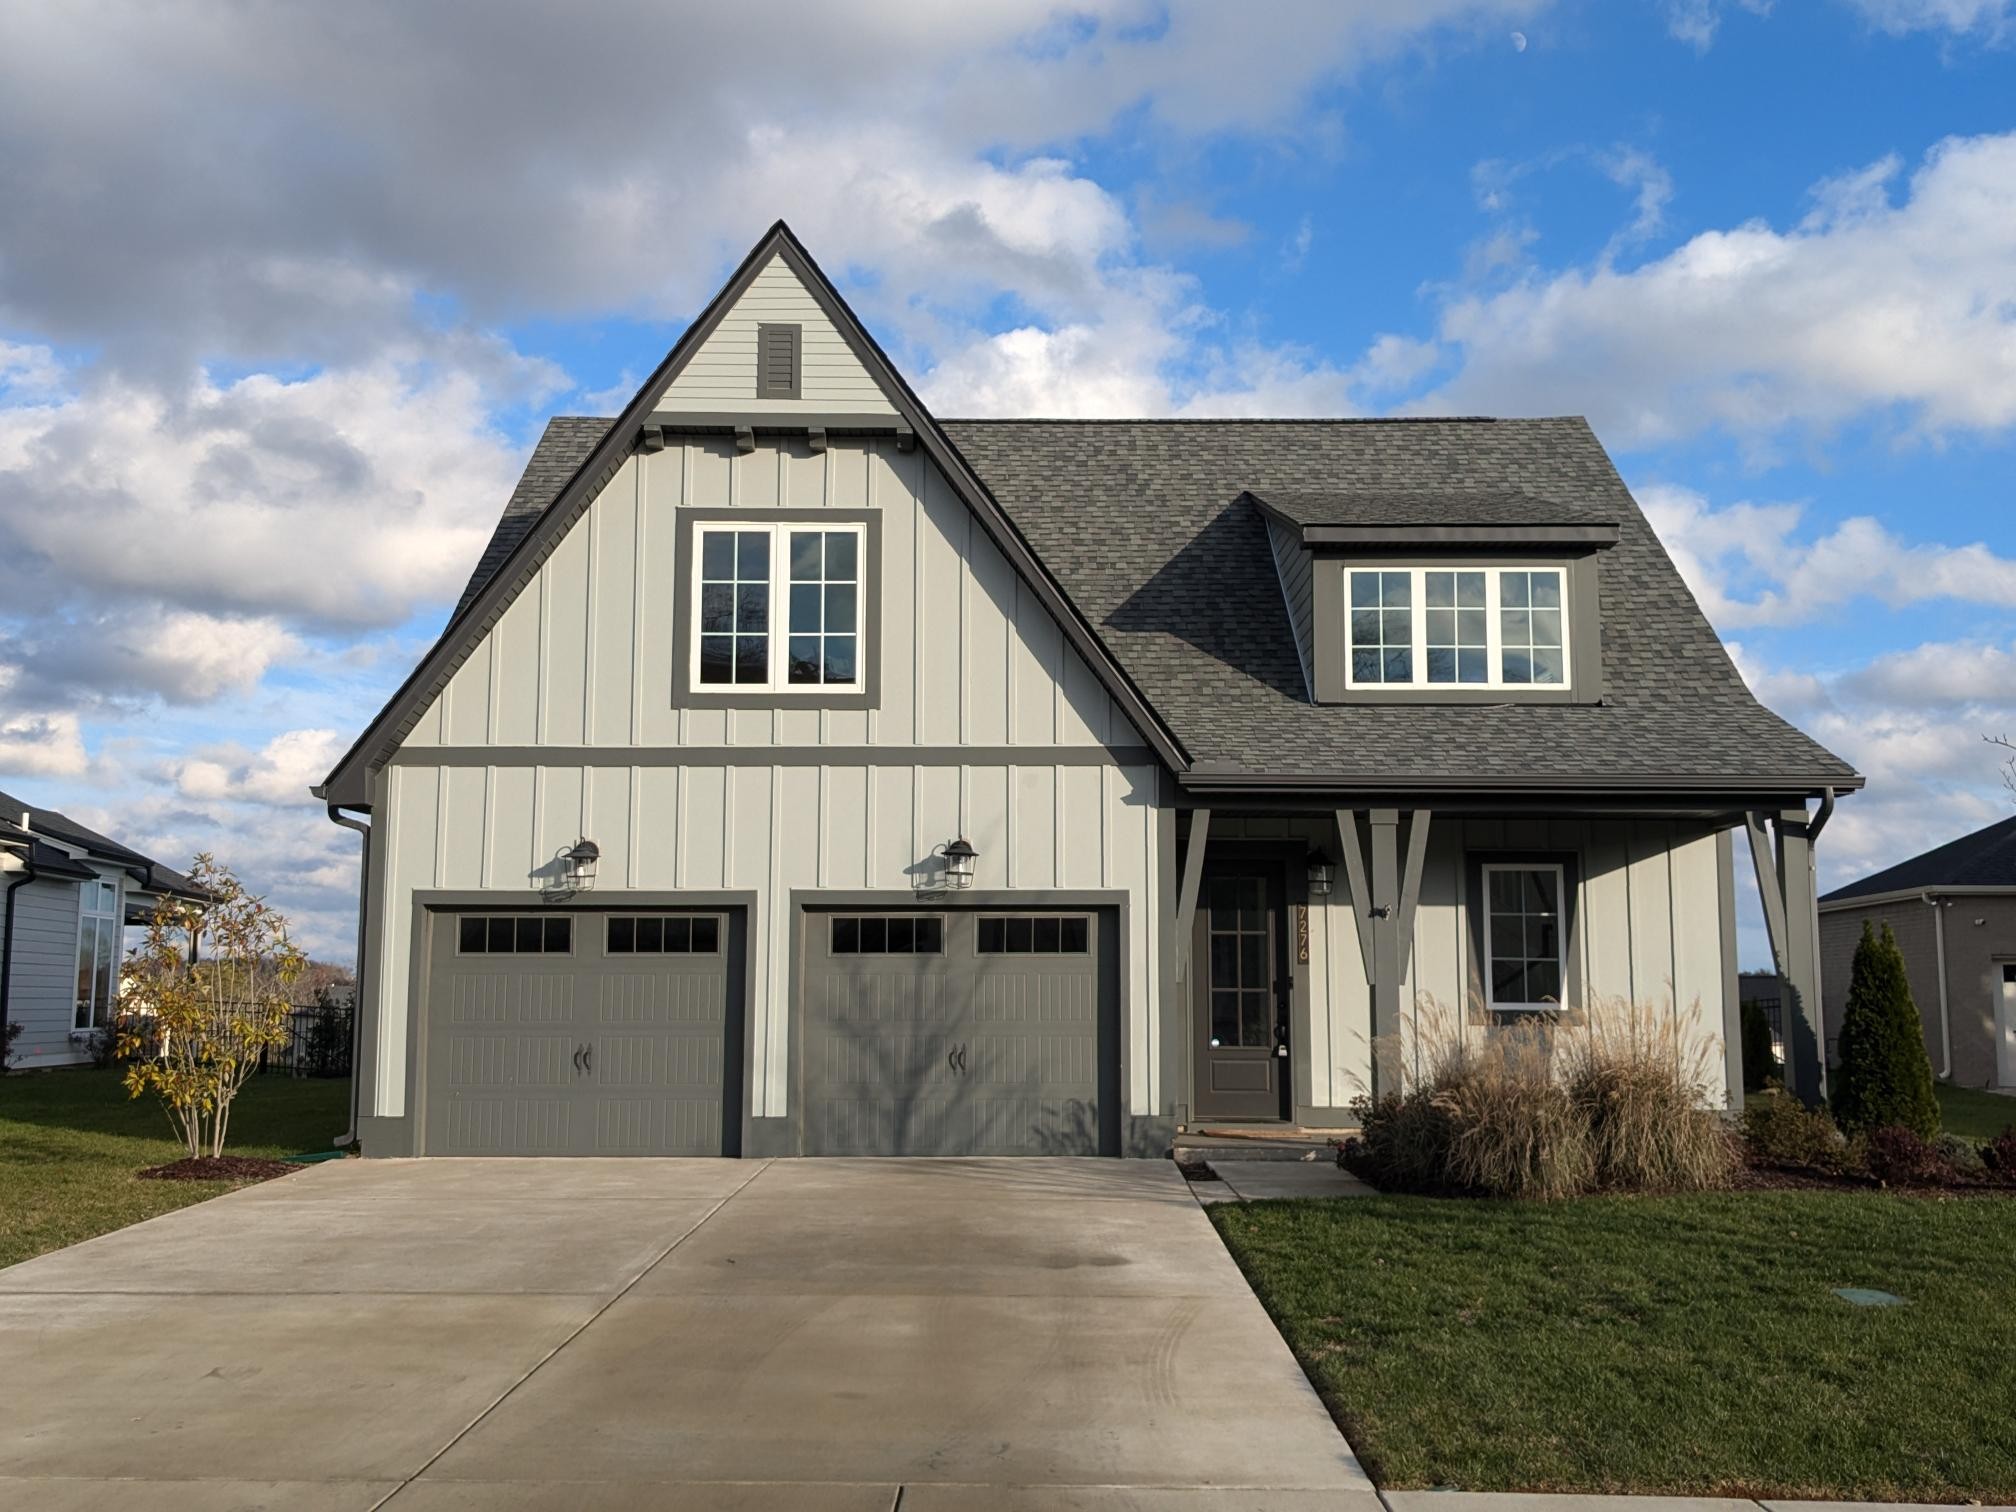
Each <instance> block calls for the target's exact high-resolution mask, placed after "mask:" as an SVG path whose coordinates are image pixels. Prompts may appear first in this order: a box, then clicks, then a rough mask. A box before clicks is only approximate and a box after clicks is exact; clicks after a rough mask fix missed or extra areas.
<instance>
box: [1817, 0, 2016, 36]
mask: <svg viewBox="0 0 2016 1512" xmlns="http://www.w3.org/2000/svg"><path fill="white" fill-rule="evenodd" d="M1849 3H1850V4H1851V5H1853V6H1854V7H1855V9H1856V10H1858V11H1860V12H1861V13H1862V15H1863V16H1864V17H1865V18H1866V19H1867V20H1868V21H1869V23H1870V25H1872V26H1874V27H1876V28H1877V29H1878V30H1880V31H1885V32H1889V33H1890V34H1891V35H1893V36H1902V35H1904V34H1905V33H1907V32H1916V31H1931V32H1950V33H1952V34H1954V35H1956V36H1963V37H1969V36H1978V37H1981V38H1984V39H1985V40H1987V41H1990V42H2000V41H2003V40H2005V39H2006V38H2008V37H2009V36H2010V34H2011V32H2012V30H2016V3H2012V0H1849Z"/></svg>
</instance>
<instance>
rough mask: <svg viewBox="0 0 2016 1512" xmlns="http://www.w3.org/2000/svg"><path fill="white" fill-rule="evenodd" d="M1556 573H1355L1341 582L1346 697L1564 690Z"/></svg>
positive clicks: (1562, 619) (1560, 589)
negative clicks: (1376, 692) (1363, 691)
mask: <svg viewBox="0 0 2016 1512" xmlns="http://www.w3.org/2000/svg"><path fill="white" fill-rule="evenodd" d="M1566 576H1567V575H1566V573H1564V572H1563V571H1562V569H1561V568H1559V567H1353V568H1350V569H1348V570H1347V572H1346V574H1345V578H1346V585H1345V598H1346V614H1345V635H1346V637H1347V643H1346V646H1345V683H1346V686H1348V687H1352V688H1439V687H1450V688H1461V687H1470V688H1521V687H1549V688H1565V687H1567V686H1568V620H1567V614H1566V611H1565V609H1564V607H1563V603H1562V600H1563V596H1564V594H1565V592H1566V588H1567V583H1566Z"/></svg>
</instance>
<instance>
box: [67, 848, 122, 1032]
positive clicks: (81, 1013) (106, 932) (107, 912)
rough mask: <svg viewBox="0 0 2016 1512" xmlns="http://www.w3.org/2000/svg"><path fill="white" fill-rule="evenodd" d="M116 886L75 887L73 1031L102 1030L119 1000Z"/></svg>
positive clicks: (108, 881)
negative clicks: (75, 1000) (75, 982)
mask: <svg viewBox="0 0 2016 1512" xmlns="http://www.w3.org/2000/svg"><path fill="white" fill-rule="evenodd" d="M119 936H120V925H119V883H118V881H117V880H116V879H112V878H106V877H100V878H99V879H98V880H97V881H95V882H79V883H78V884H77V1014H76V1018H75V1019H74V1020H73V1021H72V1022H73V1026H74V1027H75V1028H77V1029H85V1030H88V1029H103V1028H105V1027H106V1026H107V1025H108V1024H110V1023H111V1022H112V1014H113V1009H114V1005H115V1004H117V1002H118V1001H119V957H120V955H121V954H122V952H121V950H120V948H119V947H120V938H119Z"/></svg>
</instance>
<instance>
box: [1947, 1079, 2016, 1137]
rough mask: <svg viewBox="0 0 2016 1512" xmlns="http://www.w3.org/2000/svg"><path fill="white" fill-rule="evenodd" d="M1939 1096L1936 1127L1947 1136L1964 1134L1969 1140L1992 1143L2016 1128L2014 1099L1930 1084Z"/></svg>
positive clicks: (1972, 1088) (1977, 1090)
mask: <svg viewBox="0 0 2016 1512" xmlns="http://www.w3.org/2000/svg"><path fill="white" fill-rule="evenodd" d="M1932 1089H1933V1091H1935V1092H1937V1093H1938V1094H1939V1123H1940V1126H1941V1127H1942V1128H1944V1129H1945V1130H1946V1132H1947V1133H1948V1134H1965V1135H1967V1136H1968V1137H1969V1138H1970V1139H1993V1138H1994V1137H1995V1136H1996V1135H1997V1134H2000V1133H2001V1132H2002V1131H2003V1130H2004V1129H2006V1128H2008V1127H2009V1126H2010V1125H2011V1124H2016V1097H1998V1096H1996V1095H1995V1094H1994V1093H1993V1092H1983V1091H1982V1090H1981V1089H1980V1088H1978V1087H1955V1086H1950V1085H1948V1084H1947V1083H1945V1082H1934V1083H1933V1084H1932Z"/></svg>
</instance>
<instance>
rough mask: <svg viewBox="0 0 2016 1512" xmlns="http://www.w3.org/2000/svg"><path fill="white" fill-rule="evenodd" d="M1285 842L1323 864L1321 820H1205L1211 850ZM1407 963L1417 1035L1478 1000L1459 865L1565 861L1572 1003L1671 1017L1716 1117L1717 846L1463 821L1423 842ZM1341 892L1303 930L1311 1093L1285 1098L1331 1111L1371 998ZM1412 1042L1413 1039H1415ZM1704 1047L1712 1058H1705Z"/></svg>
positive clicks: (1326, 841) (1355, 1061) (1366, 1080)
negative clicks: (1698, 1062)
mask: <svg viewBox="0 0 2016 1512" xmlns="http://www.w3.org/2000/svg"><path fill="white" fill-rule="evenodd" d="M1291 835H1292V836H1294V837H1295V838H1298V839H1302V840H1305V841H1307V842H1308V843H1311V844H1320V845H1323V846H1324V847H1325V848H1327V849H1329V850H1331V851H1332V852H1333V854H1334V852H1335V848H1336V844H1337V841H1336V835H1335V826H1334V824H1333V823H1332V822H1331V821H1329V820H1327V819H1322V820H1317V819H1311V820H1306V821H1305V820H1299V819H1298V820H1262V819H1254V820H1245V821H1240V820H1235V819H1219V820H1214V821H1213V824H1212V827H1211V836H1212V839H1214V840H1219V839H1233V838H1238V837H1241V836H1245V837H1250V838H1255V839H1265V838H1276V837H1285V836H1291ZM1429 837H1430V838H1429V846H1428V855H1427V859H1426V864H1425V866H1424V868H1423V871H1422V877H1421V900H1420V904H1419V907H1418V909H1417V911H1416V913H1415V916H1414V949H1413V952H1412V956H1411V959H1410V961H1409V968H1408V975H1407V978H1406V980H1405V985H1404V986H1403V988H1402V993H1401V1001H1402V1002H1403V1003H1411V1004H1412V1005H1413V1012H1414V1016H1415V1023H1416V1024H1417V1026H1419V1025H1426V1024H1429V1023H1432V1022H1433V1021H1434V1017H1435V1015H1436V1014H1437V1013H1438V1012H1447V1013H1457V1012H1461V1011H1464V1010H1466V1009H1467V1008H1469V1007H1470V1006H1472V1005H1476V1004H1480V1003H1481V1002H1482V999H1483V978H1482V972H1481V970H1480V968H1479V965H1478V962H1477V960H1476V950H1475V948H1474V945H1473V943H1472V935H1471V929H1470V920H1469V901H1468V898H1467V896H1466V886H1467V880H1466V879H1467V872H1468V867H1467V858H1468V857H1469V856H1470V854H1471V853H1472V852H1478V851H1494V850H1496V851H1522V852H1541V851H1548V852H1563V853H1566V854H1569V855H1572V856H1574V857H1575V858H1576V860H1577V863H1578V870H1579V872H1580V877H1579V880H1578V885H1577V908H1576V914H1577V918H1578V920H1579V927H1578V928H1577V929H1576V930H1575V932H1574V935H1573V937H1572V939H1571V942H1570V943H1571V948H1573V949H1574V950H1575V951H1576V952H1577V954H1576V963H1577V964H1578V965H1579V967H1580V976H1581V981H1582V984H1583V1000H1584V1002H1585V1003H1586V1002H1591V1001H1593V1000H1597V999H1604V1000H1609V999H1625V1000H1628V1001H1631V1002H1635V1003H1641V1004H1646V1005H1650V1006H1654V1007H1658V1008H1661V1009H1664V1010H1666V1011H1672V1012H1676V1013H1677V1014H1678V1015H1679V1016H1680V1019H1681V1022H1682V1023H1683V1024H1684V1025H1685V1026H1686V1032H1687V1035H1688V1036H1689V1041H1690V1045H1692V1046H1693V1047H1695V1048H1697V1049H1699V1050H1701V1051H1703V1052H1708V1053H1709V1065H1708V1067H1707V1072H1706V1074H1707V1075H1708V1077H1709V1082H1708V1085H1707V1086H1706V1087H1705V1089H1704V1090H1705V1092H1706V1094H1707V1095H1708V1096H1709V1098H1710V1099H1711V1100H1712V1101H1713V1102H1714V1103H1715V1104H1717V1105H1720V1103H1721V1102H1722V1100H1723V1097H1724V1095H1725V1089H1724V1087H1723V1084H1722V1079H1721V1066H1722V1023H1723V1007H1724V1004H1723V995H1724V991H1725V988H1724V982H1723V974H1722V909H1721V879H1720V876H1719V874H1718V869H1717V866H1716V857H1715V834H1714V832H1713V831H1712V830H1710V829H1707V828H1705V827H1703V826H1700V825H1692V824H1681V823H1668V822H1663V821H1657V820H1629V821H1627V820H1614V821H1604V820H1580V819H1554V820H1548V819H1531V820H1524V819H1508V820H1498V819H1461V818H1455V817H1445V818H1440V819H1437V820H1436V821H1434V822H1433V823H1432V825H1431V827H1430V829H1429ZM1356 930H1357V916H1356V911H1355V910H1354V909H1353V907H1352V905H1351V899H1350V886H1349V884H1348V883H1347V882H1346V881H1345V879H1344V877H1343V869H1342V868H1341V867H1340V868H1339V869H1338V876H1337V880H1336V883H1335V886H1334V890H1333V891H1332V893H1331V896H1330V899H1329V901H1328V903H1327V904H1324V905H1312V907H1311V909H1310V918H1309V964H1308V966H1307V967H1306V968H1304V969H1305V970H1306V971H1307V973H1308V981H1309V983H1310V988H1311V992H1310V1026H1309V1042H1308V1044H1307V1045H1306V1046H1305V1047H1304V1049H1303V1059H1304V1063H1305V1065H1306V1068H1307V1074H1308V1077H1309V1082H1308V1085H1307V1087H1306V1088H1304V1087H1302V1086H1299V1085H1298V1087H1297V1090H1296V1096H1297V1099H1298V1101H1299V1100H1302V1099H1303V1098H1304V1096H1305V1092H1306V1098H1307V1101H1308V1102H1309V1103H1310V1104H1312V1105H1314V1106H1316V1107H1333V1108H1334V1107H1342V1106H1344V1105H1345V1104H1347V1103H1348V1102H1350V1100H1351V1099H1352V1098H1354V1097H1356V1096H1359V1095H1361V1094H1363V1093H1365V1092H1367V1091H1368V1090H1369V1089H1370V1085H1371V1075H1372V1046H1371V1038H1372V993H1371V988H1370V987H1368V986H1367V985H1366V981H1365V971H1364V965H1363V958H1362V957H1361V955H1360V954H1359V947H1358V938H1357V933H1356ZM1417 1032H1419V1030H1418V1029H1417ZM1711 1042H1712V1044H1711Z"/></svg>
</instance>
